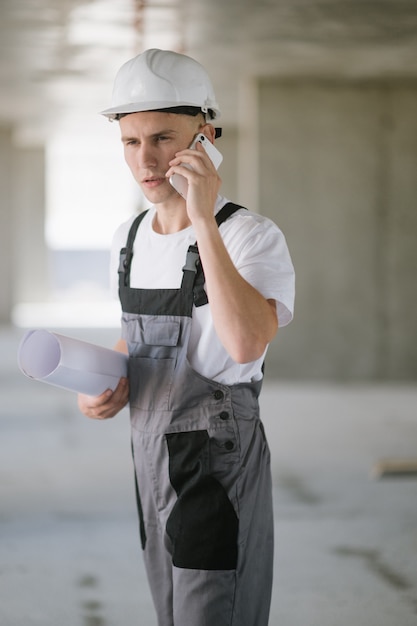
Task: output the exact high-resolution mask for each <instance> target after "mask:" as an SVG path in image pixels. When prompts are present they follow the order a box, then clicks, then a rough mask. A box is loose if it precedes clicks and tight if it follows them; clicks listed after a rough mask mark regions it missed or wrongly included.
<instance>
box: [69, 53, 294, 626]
mask: <svg viewBox="0 0 417 626" xmlns="http://www.w3.org/2000/svg"><path fill="white" fill-rule="evenodd" d="M103 114H104V115H105V116H106V117H108V118H109V119H112V120H118V121H119V124H120V130H121V139H122V143H123V146H124V154H125V159H126V162H127V164H128V166H129V168H130V170H131V172H132V174H133V176H134V178H135V180H136V181H137V183H138V184H139V186H140V188H141V189H142V191H143V193H144V195H145V196H146V198H147V199H148V201H149V202H150V203H151V205H152V206H151V208H150V209H149V210H148V211H147V212H144V213H141V214H140V215H139V216H134V217H132V218H131V219H130V220H129V221H128V222H127V223H125V224H123V225H122V226H121V227H120V228H119V229H118V231H117V232H116V234H115V237H114V241H113V248H112V275H113V277H117V276H118V287H119V297H120V301H121V306H122V311H123V313H122V338H121V340H120V341H119V342H118V344H117V346H116V349H118V350H121V351H124V352H127V353H128V354H129V376H128V379H121V381H120V383H119V385H118V387H117V388H116V390H115V391H114V392H111V391H107V392H105V393H104V394H102V395H101V396H99V397H97V398H92V397H88V396H83V395H80V396H79V406H80V409H81V410H82V411H83V413H85V414H86V415H87V416H89V417H91V418H95V419H106V418H109V417H113V416H114V415H116V413H117V412H118V411H120V409H122V408H123V407H124V406H125V405H126V403H127V402H129V404H130V414H131V426H132V447H133V457H134V467H135V475H136V484H137V502H138V511H139V518H140V534H141V542H142V548H143V554H144V561H145V565H146V570H147V575H148V580H149V584H150V589H151V593H152V597H153V601H154V604H155V608H156V612H157V616H158V624H159V625H160V626H204V625H207V626H266V625H267V624H268V617H269V610H270V600H271V589H272V569H273V514H272V487H271V472H270V455H269V449H268V444H267V440H266V437H265V432H264V429H263V426H262V422H261V421H260V418H259V407H258V396H259V393H260V390H261V385H262V377H263V374H262V365H263V361H264V358H265V353H266V350H267V348H268V345H269V343H270V342H271V340H272V339H273V337H274V336H275V334H276V332H277V329H278V326H285V325H286V324H288V323H289V322H290V321H291V319H292V312H293V300H294V271H293V266H292V263H291V258H290V255H289V252H288V249H287V245H286V242H285V238H284V236H283V234H282V232H281V231H280V229H279V228H278V227H277V226H276V225H275V224H274V223H273V222H272V221H270V220H269V219H267V218H265V217H262V216H261V215H258V214H255V213H253V212H251V211H249V210H246V209H245V208H242V207H239V206H236V205H234V204H232V203H230V202H228V201H227V200H226V199H225V198H223V197H222V196H220V195H219V189H220V185H221V180H220V178H219V175H218V173H217V171H216V167H215V163H216V157H217V156H218V153H217V151H216V150H215V148H214V141H215V139H216V137H217V136H218V135H219V134H220V131H219V129H218V128H216V126H215V125H214V123H217V119H218V117H219V114H220V112H219V107H218V104H217V102H216V98H215V95H214V91H213V87H212V84H211V82H210V79H209V76H208V75H207V72H206V71H205V69H204V68H203V67H202V66H201V65H200V64H199V63H197V62H196V61H195V60H193V59H191V58H190V57H188V56H185V55H182V54H177V53H175V52H171V51H164V50H157V49H151V50H147V51H146V52H144V53H143V54H140V55H138V56H136V57H135V58H133V59H131V60H130V61H128V62H127V63H125V64H124V65H123V66H122V67H121V69H120V70H119V72H118V74H117V76H116V79H115V84H114V90H113V102H112V107H111V108H109V109H107V110H105V111H103ZM195 139H197V143H195V145H193V147H192V148H190V146H191V145H192V144H193V140H195ZM208 144H210V145H208ZM204 146H206V147H204ZM210 156H211V157H212V158H210ZM212 159H213V160H212ZM181 177H182V178H181ZM179 183H182V184H179Z"/></svg>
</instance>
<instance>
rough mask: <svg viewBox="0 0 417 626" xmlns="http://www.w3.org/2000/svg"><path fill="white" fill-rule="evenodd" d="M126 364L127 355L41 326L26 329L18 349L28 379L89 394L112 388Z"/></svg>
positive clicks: (125, 372) (121, 374) (122, 373)
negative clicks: (36, 328) (39, 327)
mask: <svg viewBox="0 0 417 626" xmlns="http://www.w3.org/2000/svg"><path fill="white" fill-rule="evenodd" d="M127 363H128V358H127V355H126V354H122V353H121V352H117V351H116V350H110V349H109V348H103V347H101V346H97V345H94V344H92V343H87V342H86V341H80V340H79V339H73V338H72V337H66V336H65V335H59V334H57V333H53V332H50V331H48V330H42V329H39V330H29V331H27V333H26V334H25V335H24V336H23V338H22V340H21V342H20V346H19V350H18V364H19V367H20V369H21V371H22V372H23V373H24V374H25V375H26V376H28V377H29V378H33V379H34V380H39V381H42V382H44V383H48V384H50V385H55V386H56V387H63V388H64V389H69V390H70V391H77V392H79V393H85V394H87V395H89V396H99V395H100V394H101V393H103V392H104V391H106V389H111V390H112V391H114V389H115V388H116V387H117V384H118V382H119V380H120V378H121V377H122V376H127Z"/></svg>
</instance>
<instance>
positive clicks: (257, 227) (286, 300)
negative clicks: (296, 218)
mask: <svg viewBox="0 0 417 626" xmlns="http://www.w3.org/2000/svg"><path fill="white" fill-rule="evenodd" d="M233 222H235V223H234V224H233ZM228 226H229V227H228V229H227V234H226V233H225V236H224V241H225V244H226V247H227V248H228V250H229V254H230V256H231V259H232V261H233V263H234V264H235V266H236V268H237V270H238V271H239V273H240V274H241V276H243V278H244V279H245V280H247V281H248V283H250V284H251V285H252V286H253V287H255V289H257V290H258V291H259V292H260V293H261V294H262V295H263V296H264V298H266V299H267V300H269V299H271V300H275V301H276V303H277V315H278V324H279V326H280V327H282V326H286V325H287V324H289V323H290V322H291V320H292V318H293V314H294V295H295V273H294V267H293V263H292V260H291V256H290V253H289V250H288V246H287V242H286V239H285V236H284V234H283V233H282V231H281V230H280V229H279V228H278V226H277V225H276V224H275V223H274V222H272V220H270V219H268V218H266V217H264V216H260V215H257V214H254V213H251V212H245V213H243V212H242V213H239V214H238V215H236V216H235V217H234V218H232V219H230V222H229V225H228Z"/></svg>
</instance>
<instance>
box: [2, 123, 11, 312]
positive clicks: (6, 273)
mask: <svg viewBox="0 0 417 626" xmlns="http://www.w3.org/2000/svg"><path fill="white" fill-rule="evenodd" d="M11 158H12V132H11V129H9V128H7V127H3V128H2V127H0V290H1V297H0V324H7V323H9V322H10V310H11V303H12V284H13V263H12V260H11V255H12V236H13V227H12V224H13V206H12V165H11Z"/></svg>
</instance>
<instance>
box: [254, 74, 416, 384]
mask: <svg viewBox="0 0 417 626" xmlns="http://www.w3.org/2000/svg"><path fill="white" fill-rule="evenodd" d="M257 95H258V104H257V110H258V111H259V112H261V113H259V114H258V115H257V118H256V119H253V120H252V121H253V123H254V124H256V125H257V127H258V129H259V133H258V140H259V143H258V146H257V151H258V152H259V165H258V172H259V173H258V175H257V176H258V183H257V189H258V197H259V208H260V212H262V213H264V214H265V215H268V216H269V217H271V218H272V219H274V221H276V222H277V223H278V225H280V226H281V227H282V229H283V231H284V232H285V234H286V236H287V240H288V243H289V246H290V250H291V253H292V257H293V261H294V264H295V267H296V273H297V297H296V316H295V320H294V322H293V323H292V324H291V326H290V327H288V329H285V330H283V331H282V333H280V335H279V339H278V340H277V341H276V342H275V343H274V344H273V345H272V347H271V350H270V353H269V358H268V368H269V370H270V372H271V371H272V372H273V373H274V374H277V375H279V376H280V377H282V378H306V379H311V378H313V379H314V378H316V379H341V380H343V379H347V380H349V379H359V380H366V379H415V377H416V376H417V336H416V331H417V315H416V312H415V305H416V302H417V279H416V270H417V210H416V208H417V207H416V198H417V116H416V111H417V88H416V86H415V85H401V84H374V85H369V84H366V85H364V84H351V83H318V82H314V83H313V82H308V81H304V82H299V81H297V82H282V81H280V80H272V79H271V80H270V79H265V80H261V81H260V82H259V84H258V94H257ZM247 184H248V183H247ZM252 184H256V181H252Z"/></svg>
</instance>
